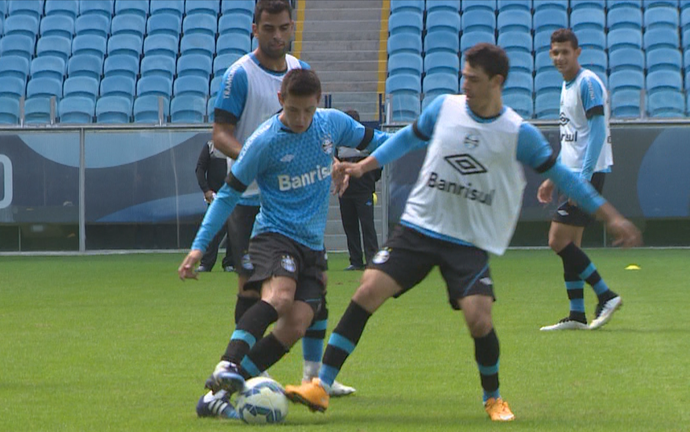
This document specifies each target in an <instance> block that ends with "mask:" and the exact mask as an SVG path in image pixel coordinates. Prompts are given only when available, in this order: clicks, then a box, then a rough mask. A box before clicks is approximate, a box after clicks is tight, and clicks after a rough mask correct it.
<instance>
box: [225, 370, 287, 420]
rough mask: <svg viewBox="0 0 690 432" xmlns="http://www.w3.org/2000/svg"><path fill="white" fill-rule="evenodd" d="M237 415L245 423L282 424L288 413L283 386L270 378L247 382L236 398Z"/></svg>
mask: <svg viewBox="0 0 690 432" xmlns="http://www.w3.org/2000/svg"><path fill="white" fill-rule="evenodd" d="M237 413H238V414H239V416H240V418H241V419H242V420H244V422H245V423H250V424H266V423H280V422H282V421H283V420H285V417H287V413H288V399H287V398H286V397H285V390H284V389H283V386H281V385H280V384H278V382H276V381H275V380H272V379H271V378H265V377H256V378H252V379H250V380H247V382H246V383H245V384H244V389H242V391H241V392H240V394H239V396H238V397H237Z"/></svg>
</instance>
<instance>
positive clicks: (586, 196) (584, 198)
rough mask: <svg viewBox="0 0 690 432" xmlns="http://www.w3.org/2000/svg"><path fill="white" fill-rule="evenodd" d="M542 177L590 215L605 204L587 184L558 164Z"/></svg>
mask: <svg viewBox="0 0 690 432" xmlns="http://www.w3.org/2000/svg"><path fill="white" fill-rule="evenodd" d="M544 176H546V177H548V178H549V179H551V181H553V182H554V184H555V185H556V186H557V187H558V189H560V190H561V191H562V192H563V193H565V194H566V195H567V196H568V197H570V198H572V199H573V200H575V202H577V204H578V205H579V206H580V207H582V208H583V209H584V210H585V211H586V212H588V213H590V214H592V213H594V212H596V211H597V209H598V208H599V207H601V206H602V205H603V204H604V203H605V202H606V200H605V199H604V198H603V197H602V196H601V195H599V194H598V193H597V191H596V190H594V188H593V187H592V185H591V184H589V182H586V181H584V180H582V179H581V178H579V177H578V176H577V174H575V173H573V172H572V171H570V170H569V169H568V168H566V166H565V165H563V164H561V163H560V162H557V163H556V164H555V165H554V166H552V167H551V168H549V169H548V170H547V171H546V172H544Z"/></svg>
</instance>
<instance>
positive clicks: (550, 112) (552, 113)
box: [534, 90, 561, 120]
mask: <svg viewBox="0 0 690 432" xmlns="http://www.w3.org/2000/svg"><path fill="white" fill-rule="evenodd" d="M536 95H537V96H536V98H534V116H535V117H536V118H537V119H539V120H556V119H558V117H559V115H560V104H561V91H560V90H558V91H556V90H549V91H544V92H537V93H536Z"/></svg>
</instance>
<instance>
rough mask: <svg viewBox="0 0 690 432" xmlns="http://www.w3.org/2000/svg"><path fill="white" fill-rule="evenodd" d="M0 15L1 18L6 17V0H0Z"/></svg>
mask: <svg viewBox="0 0 690 432" xmlns="http://www.w3.org/2000/svg"><path fill="white" fill-rule="evenodd" d="M0 15H2V16H3V17H4V16H5V15H7V3H6V0H0Z"/></svg>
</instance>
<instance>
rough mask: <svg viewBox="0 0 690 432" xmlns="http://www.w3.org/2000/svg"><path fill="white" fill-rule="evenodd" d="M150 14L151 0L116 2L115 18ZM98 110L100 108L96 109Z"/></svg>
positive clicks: (118, 0) (117, 0)
mask: <svg viewBox="0 0 690 432" xmlns="http://www.w3.org/2000/svg"><path fill="white" fill-rule="evenodd" d="M148 14H149V0H116V1H115V16H117V15H138V16H140V17H142V18H144V19H146V17H147V16H148ZM96 108H98V107H96Z"/></svg>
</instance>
